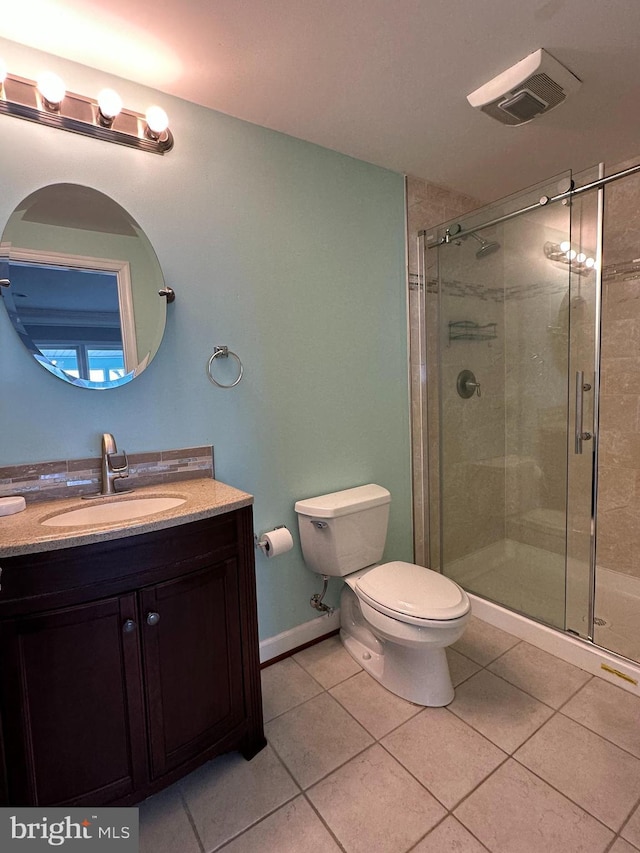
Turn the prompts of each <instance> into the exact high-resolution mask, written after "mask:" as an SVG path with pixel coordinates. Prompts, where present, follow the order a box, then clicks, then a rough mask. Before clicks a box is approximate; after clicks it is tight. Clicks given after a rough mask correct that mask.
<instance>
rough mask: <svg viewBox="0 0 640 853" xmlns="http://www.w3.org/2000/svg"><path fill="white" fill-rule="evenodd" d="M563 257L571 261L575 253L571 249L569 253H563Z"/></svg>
mask: <svg viewBox="0 0 640 853" xmlns="http://www.w3.org/2000/svg"><path fill="white" fill-rule="evenodd" d="M565 255H566V256H567V258H569V260H570V261H573V260H574V259H575V257H576V252H575V250H574V249H571V250H570V251H569V252H565Z"/></svg>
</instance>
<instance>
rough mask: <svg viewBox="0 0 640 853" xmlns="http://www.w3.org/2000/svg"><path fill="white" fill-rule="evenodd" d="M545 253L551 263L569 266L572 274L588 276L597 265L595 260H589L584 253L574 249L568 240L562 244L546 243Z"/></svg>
mask: <svg viewBox="0 0 640 853" xmlns="http://www.w3.org/2000/svg"><path fill="white" fill-rule="evenodd" d="M544 253H545V255H546V257H547V258H548V259H549V260H550V261H558V262H559V263H561V264H568V265H569V266H570V267H571V272H576V273H578V274H579V275H588V274H589V273H590V272H591V270H592V269H593V268H594V266H595V265H596V262H595V260H594V259H593V258H588V257H587V256H586V255H585V253H584V252H577V251H576V250H575V249H573V248H572V246H571V243H570V242H569V241H568V240H563V241H562V243H551V242H547V243H545V244H544Z"/></svg>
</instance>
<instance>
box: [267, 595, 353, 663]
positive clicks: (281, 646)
mask: <svg viewBox="0 0 640 853" xmlns="http://www.w3.org/2000/svg"><path fill="white" fill-rule="evenodd" d="M339 627H340V610H339V608H336V609H335V610H334V611H333V613H325V614H324V615H323V616H317V617H316V618H315V619H310V620H309V622H304V623H303V624H302V625H296V627H295V628H290V629H289V630H288V631H283V632H282V634H276V636H275V637H268V638H267V639H266V640H262V641H261V642H260V663H266V662H267V661H270V660H273V658H277V657H278V656H279V655H284V654H286V653H287V652H290V651H292V650H293V649H297V648H299V647H300V646H304V644H305V643H310V642H312V641H313V640H317V639H318V637H322V636H324V635H325V634H330V633H331V632H332V631H336V630H337V629H338V628H339Z"/></svg>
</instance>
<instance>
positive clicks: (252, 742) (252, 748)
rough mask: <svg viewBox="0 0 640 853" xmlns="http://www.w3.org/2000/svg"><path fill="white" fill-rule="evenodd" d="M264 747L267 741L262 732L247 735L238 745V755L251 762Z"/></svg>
mask: <svg viewBox="0 0 640 853" xmlns="http://www.w3.org/2000/svg"><path fill="white" fill-rule="evenodd" d="M266 745H267V739H266V737H265V736H264V735H263V733H262V732H259V733H257V734H252V735H249V736H248V737H246V738H245V739H244V740H243V741H242V743H241V744H240V754H241V755H242V757H243V758H245V759H246V760H247V761H251V759H252V758H255V756H256V755H257V754H258V753H259V752H260V750H261V749H264V748H265V746H266Z"/></svg>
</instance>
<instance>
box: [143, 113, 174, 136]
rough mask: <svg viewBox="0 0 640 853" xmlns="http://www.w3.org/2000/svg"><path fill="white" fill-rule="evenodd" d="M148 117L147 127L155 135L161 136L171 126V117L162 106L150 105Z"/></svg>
mask: <svg viewBox="0 0 640 853" xmlns="http://www.w3.org/2000/svg"><path fill="white" fill-rule="evenodd" d="M146 119H147V127H148V128H149V130H150V131H151V133H152V134H153V135H154V136H159V135H160V134H161V133H164V131H165V130H166V129H167V128H168V127H169V117H168V116H167V114H166V113H165V111H164V110H163V109H162V107H149V109H148V110H147V113H146Z"/></svg>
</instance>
